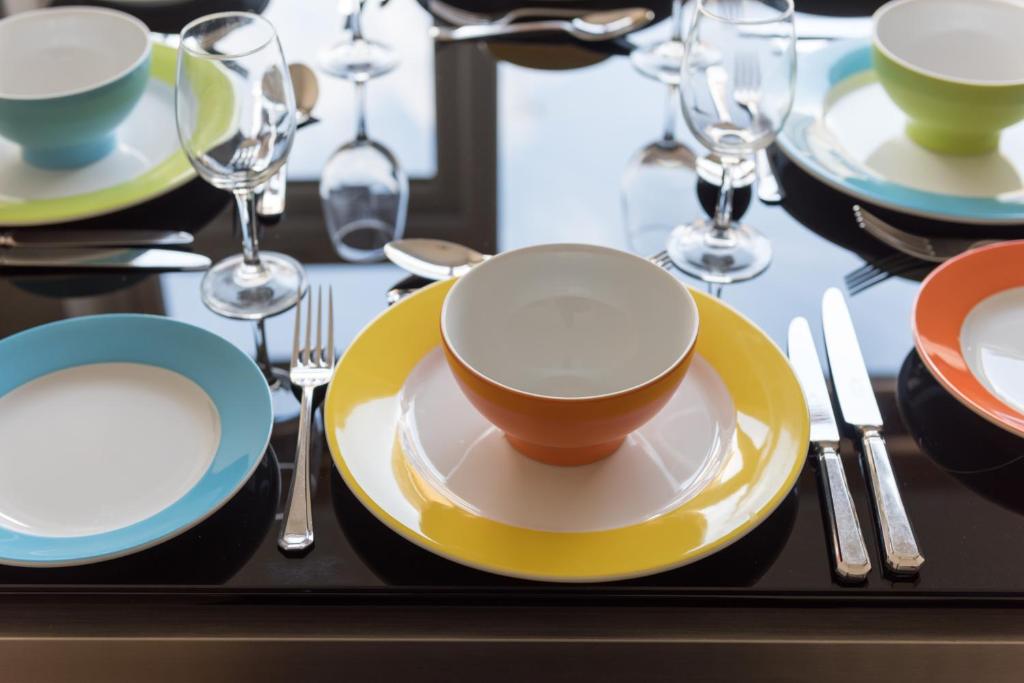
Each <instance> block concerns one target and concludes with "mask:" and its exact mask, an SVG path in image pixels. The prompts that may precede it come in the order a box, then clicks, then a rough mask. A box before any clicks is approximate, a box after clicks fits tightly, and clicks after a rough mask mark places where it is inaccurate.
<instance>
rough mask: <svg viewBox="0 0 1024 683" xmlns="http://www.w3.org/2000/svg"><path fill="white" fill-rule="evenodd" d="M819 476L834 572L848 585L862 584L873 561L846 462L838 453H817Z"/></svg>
mask: <svg viewBox="0 0 1024 683" xmlns="http://www.w3.org/2000/svg"><path fill="white" fill-rule="evenodd" d="M818 474H819V475H820V477H821V487H822V493H823V495H824V497H825V512H826V514H827V515H828V531H829V542H830V545H831V546H832V568H833V570H834V571H835V574H836V578H837V579H839V580H840V581H842V582H845V583H856V582H860V581H863V580H865V579H866V578H867V577H868V572H870V571H871V560H870V559H869V558H868V549H867V547H866V546H865V545H864V534H863V532H862V531H861V528H860V520H859V519H858V518H857V508H855V507H854V505H853V497H852V496H851V495H850V487H849V486H847V484H846V473H845V472H844V471H843V461H842V459H841V458H840V457H839V453H837V452H836V449H834V448H831V447H823V448H822V449H821V451H820V452H819V453H818Z"/></svg>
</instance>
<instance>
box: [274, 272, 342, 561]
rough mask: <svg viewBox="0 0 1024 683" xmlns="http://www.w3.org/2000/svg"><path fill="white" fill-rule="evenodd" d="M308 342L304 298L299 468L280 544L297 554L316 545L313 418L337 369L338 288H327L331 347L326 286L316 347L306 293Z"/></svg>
mask: <svg viewBox="0 0 1024 683" xmlns="http://www.w3.org/2000/svg"><path fill="white" fill-rule="evenodd" d="M306 300H307V303H306V345H305V348H302V347H300V345H299V330H300V329H301V327H302V301H301V300H300V301H299V303H298V305H297V306H296V307H295V337H294V340H293V342H292V369H291V373H290V375H289V377H290V378H291V381H292V384H293V385H295V386H299V387H302V405H301V409H300V412H299V441H298V445H297V446H296V450H295V471H294V473H293V478H292V488H291V491H290V492H289V494H288V505H287V506H286V507H285V512H284V521H283V522H282V523H281V534H280V535H279V536H278V538H277V545H278V546H279V547H280V548H281V550H283V551H285V552H288V553H294V552H301V551H303V550H306V549H307V548H309V547H310V546H311V545H313V513H312V509H311V505H310V492H309V439H310V432H311V429H310V427H311V423H312V420H313V390H314V389H316V388H317V387H321V386H323V385H325V384H327V383H328V382H329V381H330V379H331V373H332V372H333V370H334V290H333V289H332V288H330V287H328V289H327V346H326V348H325V347H324V346H323V344H321V339H322V335H321V331H322V322H323V316H322V313H323V287H319V288H317V292H316V346H315V347H314V346H312V339H311V337H312V328H313V295H312V293H311V292H310V293H307V294H306Z"/></svg>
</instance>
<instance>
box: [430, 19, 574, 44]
mask: <svg viewBox="0 0 1024 683" xmlns="http://www.w3.org/2000/svg"><path fill="white" fill-rule="evenodd" d="M564 30H565V22H564V21H558V20H554V19H548V20H544V21H524V22H522V23H520V24H474V25H469V26H459V27H457V28H446V27H442V26H433V27H431V29H430V35H431V36H433V38H434V40H436V41H438V42H442V43H454V42H456V41H459V40H478V39H481V38H498V37H502V36H515V35H523V34H527V33H546V32H549V31H564Z"/></svg>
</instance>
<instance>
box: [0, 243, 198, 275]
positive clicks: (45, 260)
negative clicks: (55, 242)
mask: <svg viewBox="0 0 1024 683" xmlns="http://www.w3.org/2000/svg"><path fill="white" fill-rule="evenodd" d="M209 267H210V259H208V258H207V257H205V256H203V255H202V254H194V253H192V252H190V251H176V250H174V249H131V248H128V249H100V248H95V247H81V248H77V249H76V248H70V249H54V248H51V247H21V248H18V249H0V268H32V269H52V270H206V269H207V268H209Z"/></svg>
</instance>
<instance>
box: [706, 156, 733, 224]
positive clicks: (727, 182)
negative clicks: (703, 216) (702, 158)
mask: <svg viewBox="0 0 1024 683" xmlns="http://www.w3.org/2000/svg"><path fill="white" fill-rule="evenodd" d="M732 183H733V179H732V163H731V162H729V161H726V160H725V159H724V158H723V159H722V186H721V187H720V188H719V189H718V206H717V207H716V209H715V229H714V230H712V231H711V232H710V233H708V236H709V237H710V238H712V239H714V240H715V241H716V242H721V241H728V240H731V235H730V234H729V230H730V228H731V226H732V192H733V187H732Z"/></svg>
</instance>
